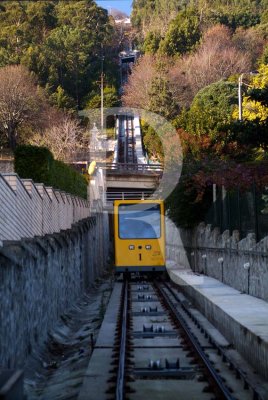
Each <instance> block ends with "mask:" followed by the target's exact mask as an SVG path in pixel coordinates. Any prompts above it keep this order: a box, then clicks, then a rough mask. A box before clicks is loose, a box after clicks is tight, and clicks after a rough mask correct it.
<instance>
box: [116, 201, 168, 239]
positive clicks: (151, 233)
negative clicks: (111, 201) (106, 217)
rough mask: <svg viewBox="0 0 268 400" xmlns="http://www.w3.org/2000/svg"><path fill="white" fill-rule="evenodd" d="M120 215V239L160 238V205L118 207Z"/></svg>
mask: <svg viewBox="0 0 268 400" xmlns="http://www.w3.org/2000/svg"><path fill="white" fill-rule="evenodd" d="M118 214H119V237H120V239H157V238H160V236H161V213H160V204H154V203H145V204H142V203H138V204H122V205H120V206H119V207H118Z"/></svg>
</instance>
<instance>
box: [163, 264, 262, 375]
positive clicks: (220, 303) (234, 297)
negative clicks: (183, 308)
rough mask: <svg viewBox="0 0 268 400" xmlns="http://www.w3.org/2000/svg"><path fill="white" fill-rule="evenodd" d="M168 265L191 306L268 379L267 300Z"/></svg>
mask: <svg viewBox="0 0 268 400" xmlns="http://www.w3.org/2000/svg"><path fill="white" fill-rule="evenodd" d="M167 268H168V273H169V275H170V278H171V279H172V280H173V281H174V282H175V283H177V284H178V285H179V286H180V289H181V290H182V291H183V292H185V293H186V294H187V296H188V297H190V299H191V300H192V301H193V303H194V305H195V306H196V307H197V308H199V309H200V310H201V312H203V313H204V314H205V316H206V317H207V318H208V319H209V320H210V321H211V322H212V323H213V324H214V325H215V326H216V327H217V328H218V329H220V331H221V332H222V333H223V335H225V336H226V338H227V339H228V340H229V341H230V342H231V343H234V345H235V347H236V348H237V350H238V351H239V352H240V353H241V354H242V356H243V357H245V359H247V360H248V362H249V363H250V364H252V365H253V366H254V368H256V370H257V371H258V372H259V373H260V374H262V375H263V376H264V377H265V378H268V364H267V359H268V303H267V302H266V301H264V300H261V299H258V298H256V297H253V296H249V295H247V294H243V293H241V292H240V291H238V290H236V289H234V288H232V287H230V286H227V285H225V284H223V283H222V282H220V281H218V280H216V279H214V278H211V277H208V276H204V275H200V274H195V273H193V272H192V271H191V270H189V269H185V268H184V267H183V266H180V265H179V264H178V263H177V264H176V266H174V265H173V266H172V267H171V268H169V267H168V265H167Z"/></svg>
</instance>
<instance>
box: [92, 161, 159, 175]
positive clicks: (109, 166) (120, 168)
mask: <svg viewBox="0 0 268 400" xmlns="http://www.w3.org/2000/svg"><path fill="white" fill-rule="evenodd" d="M98 167H100V168H102V169H105V170H107V171H111V172H124V171H131V172H142V173H147V172H149V173H151V172H156V173H162V172H163V170H164V166H163V165H162V164H136V163H133V164H132V163H98Z"/></svg>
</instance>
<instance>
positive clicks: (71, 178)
mask: <svg viewBox="0 0 268 400" xmlns="http://www.w3.org/2000/svg"><path fill="white" fill-rule="evenodd" d="M15 172H16V173H17V174H18V175H19V176H20V177H21V178H24V179H32V180H33V181H34V182H42V183H44V184H45V185H46V186H53V187H54V188H55V189H60V190H64V191H65V192H68V193H70V194H73V195H75V196H80V197H82V198H85V199H86V198H87V181H86V179H85V177H83V176H82V175H81V174H79V173H78V172H76V171H75V170H74V169H73V168H72V167H70V166H68V165H67V164H64V163H63V162H61V161H57V160H54V158H53V155H52V153H51V152H50V151H49V150H48V149H47V148H45V147H38V146H18V147H17V148H16V151H15Z"/></svg>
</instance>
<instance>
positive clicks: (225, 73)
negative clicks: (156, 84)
mask: <svg viewBox="0 0 268 400" xmlns="http://www.w3.org/2000/svg"><path fill="white" fill-rule="evenodd" d="M250 69H251V56H250V54H249V53H247V52H245V51H241V50H239V49H238V48H236V47H235V45H234V44H233V43H232V34H231V31H230V30H229V29H228V28H227V27H224V26H222V25H217V26H214V27H212V28H210V29H209V30H208V31H207V32H206V33H205V34H204V36H203V40H202V43H201V44H200V45H199V47H198V48H197V50H196V52H195V53H193V54H190V55H185V56H184V57H183V58H180V59H179V60H177V61H176V62H175V63H174V65H173V66H172V67H171V68H170V71H169V80H170V83H171V90H172V93H173V94H174V98H175V99H176V101H177V102H179V103H180V102H181V106H188V105H189V103H190V102H191V100H192V99H193V97H194V96H195V95H196V93H197V92H198V91H199V90H200V89H202V88H204V87H205V86H208V85H210V84H211V83H213V82H217V81H219V80H221V79H227V78H229V76H230V75H234V74H237V73H241V72H243V71H250Z"/></svg>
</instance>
